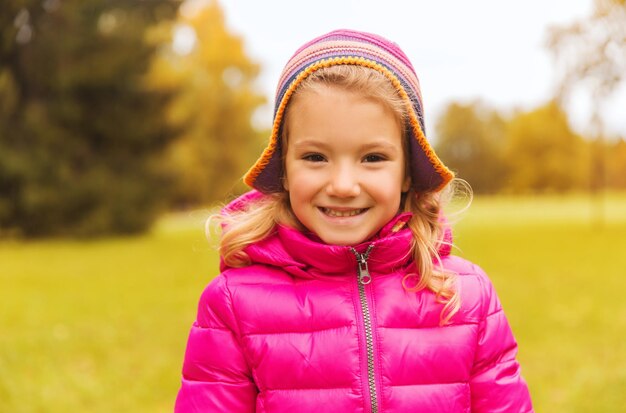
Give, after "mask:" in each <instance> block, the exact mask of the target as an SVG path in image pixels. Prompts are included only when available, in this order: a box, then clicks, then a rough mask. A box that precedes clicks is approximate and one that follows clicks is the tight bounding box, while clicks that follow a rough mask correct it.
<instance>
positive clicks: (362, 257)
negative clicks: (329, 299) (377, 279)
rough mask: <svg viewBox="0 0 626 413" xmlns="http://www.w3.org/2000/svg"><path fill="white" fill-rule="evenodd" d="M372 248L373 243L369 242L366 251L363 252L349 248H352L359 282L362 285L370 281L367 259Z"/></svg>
mask: <svg viewBox="0 0 626 413" xmlns="http://www.w3.org/2000/svg"><path fill="white" fill-rule="evenodd" d="M372 248H374V244H370V245H369V247H367V251H365V252H364V253H363V254H359V253H358V252H357V250H355V249H354V248H350V249H351V250H352V253H353V254H354V256H355V257H356V265H357V272H358V274H359V282H360V283H361V284H363V285H367V284H369V283H371V282H372V276H371V275H370V270H369V267H368V265H367V259H368V257H369V255H370V252H372Z"/></svg>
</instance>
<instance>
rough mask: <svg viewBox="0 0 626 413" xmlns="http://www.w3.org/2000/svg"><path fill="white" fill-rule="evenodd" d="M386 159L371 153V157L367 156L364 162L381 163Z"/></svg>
mask: <svg viewBox="0 0 626 413" xmlns="http://www.w3.org/2000/svg"><path fill="white" fill-rule="evenodd" d="M385 159H387V158H385V157H384V156H383V155H379V154H377V153H371V154H369V155H366V156H365V158H363V162H381V161H384V160H385Z"/></svg>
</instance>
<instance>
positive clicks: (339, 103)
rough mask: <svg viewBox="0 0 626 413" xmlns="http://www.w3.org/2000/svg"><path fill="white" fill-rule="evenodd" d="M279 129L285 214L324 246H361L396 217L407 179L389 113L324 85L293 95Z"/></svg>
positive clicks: (399, 139) (397, 125)
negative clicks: (283, 134) (283, 137)
mask: <svg viewBox="0 0 626 413" xmlns="http://www.w3.org/2000/svg"><path fill="white" fill-rule="evenodd" d="M285 127H286V128H287V139H288V144H287V151H286V154H285V171H286V177H285V182H284V187H285V189H286V190H287V191H288V192H289V200H290V202H291V208H292V210H293V212H294V214H295V216H296V217H297V218H298V220H299V221H300V222H301V223H302V225H304V226H305V227H306V228H307V229H309V230H310V231H312V232H314V233H315V234H316V235H317V236H318V237H320V238H321V239H322V240H323V241H324V242H326V243H327V244H335V245H356V244H359V243H361V242H363V241H366V240H367V239H369V238H370V237H372V236H373V235H374V234H376V232H378V230H379V229H380V228H382V226H383V225H385V224H386V223H387V222H389V221H390V220H391V219H392V218H393V217H394V216H395V215H396V214H397V213H398V209H399V207H400V198H401V193H402V192H405V191H408V189H409V186H410V179H409V177H407V176H406V174H405V156H404V151H403V147H402V139H403V137H402V128H401V125H400V122H399V120H398V119H397V118H396V116H394V114H393V112H392V111H391V110H390V109H389V108H387V107H386V106H384V105H383V104H381V103H379V102H377V101H375V100H372V99H368V98H365V97H363V96H362V95H360V94H358V93H356V92H351V91H346V90H343V89H341V88H338V87H332V86H322V87H320V88H319V89H317V90H315V91H313V90H306V91H303V92H300V93H299V94H298V95H297V96H295V97H294V100H293V101H292V102H291V106H290V108H289V115H288V117H287V123H286V125H285Z"/></svg>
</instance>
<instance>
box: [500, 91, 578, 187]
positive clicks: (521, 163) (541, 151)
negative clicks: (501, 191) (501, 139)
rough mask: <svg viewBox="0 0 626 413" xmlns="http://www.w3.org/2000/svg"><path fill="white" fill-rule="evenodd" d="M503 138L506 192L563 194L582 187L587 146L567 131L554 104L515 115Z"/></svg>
mask: <svg viewBox="0 0 626 413" xmlns="http://www.w3.org/2000/svg"><path fill="white" fill-rule="evenodd" d="M506 135H507V138H506V141H507V150H506V159H507V164H508V165H509V167H510V172H509V181H508V183H507V188H508V189H509V190H511V191H513V192H564V191H570V190H576V189H581V188H584V187H585V184H586V180H587V176H588V172H587V169H588V165H589V161H588V149H587V145H588V143H587V142H585V141H584V140H583V139H582V138H581V137H580V136H578V135H576V134H575V133H574V132H573V131H572V130H571V128H570V126H569V124H568V122H567V115H566V114H565V112H564V111H563V110H562V109H561V108H560V107H559V105H558V103H557V102H556V101H552V102H549V103H548V104H546V105H544V106H542V107H540V108H537V109H534V110H532V111H530V112H521V113H518V114H517V115H515V116H514V117H513V118H512V119H511V120H510V122H509V123H508V125H507V130H506Z"/></svg>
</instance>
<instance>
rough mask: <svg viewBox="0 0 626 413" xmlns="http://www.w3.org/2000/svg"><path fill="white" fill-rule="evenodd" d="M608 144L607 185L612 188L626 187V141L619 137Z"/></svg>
mask: <svg viewBox="0 0 626 413" xmlns="http://www.w3.org/2000/svg"><path fill="white" fill-rule="evenodd" d="M607 146H608V148H607V153H608V162H607V186H608V187H609V188H612V189H621V190H623V189H626V141H625V140H624V139H618V140H616V141H614V142H610V143H609V144H607Z"/></svg>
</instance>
